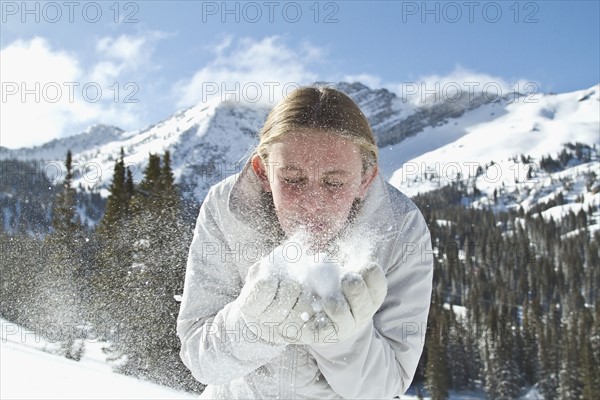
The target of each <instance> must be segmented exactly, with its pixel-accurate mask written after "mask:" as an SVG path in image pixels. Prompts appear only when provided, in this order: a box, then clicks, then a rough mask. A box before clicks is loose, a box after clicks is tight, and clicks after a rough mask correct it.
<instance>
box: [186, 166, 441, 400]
mask: <svg viewBox="0 0 600 400" xmlns="http://www.w3.org/2000/svg"><path fill="white" fill-rule="evenodd" d="M273 213H274V210H273V209H272V208H271V209H270V208H269V207H268V206H266V205H265V202H264V193H263V192H262V189H261V187H260V185H259V183H258V178H257V177H256V175H255V173H254V171H253V170H252V168H251V166H250V163H249V161H248V162H246V165H245V167H244V169H243V170H242V172H241V173H239V174H236V175H232V176H230V177H228V178H226V179H224V180H223V181H221V182H220V183H218V184H216V185H214V186H213V187H212V188H211V189H210V190H209V192H208V194H207V196H206V198H205V200H204V203H203V204H202V207H201V209H200V213H199V215H198V220H197V222H196V228H195V232H194V238H193V241H192V244H191V246H190V251H189V258H188V264H187V271H186V277H185V286H184V292H183V299H182V303H181V309H180V312H179V317H178V321H177V334H178V335H179V338H180V340H181V344H182V346H181V358H182V360H183V362H184V364H185V365H186V366H187V367H188V368H189V369H190V370H191V372H192V374H193V376H194V377H195V378H196V379H197V380H198V381H200V382H202V383H204V384H207V385H208V386H207V387H206V389H205V391H204V392H203V394H202V396H201V398H211V399H212V398H223V399H226V398H236V399H239V398H243V399H250V398H284V399H291V398H319V399H326V398H369V399H390V398H393V397H395V396H399V395H401V394H402V393H404V392H405V391H406V390H407V388H408V386H409V385H410V382H411V381H412V378H413V376H414V373H415V370H416V368H417V364H418V361H419V358H420V355H421V352H422V349H423V344H424V341H425V331H426V323H427V314H428V312H429V303H430V296H431V285H432V276H433V261H432V251H431V240H430V234H429V230H428V228H427V226H426V223H425V220H424V218H423V216H422V214H421V213H420V211H419V210H418V208H417V207H416V206H415V205H414V203H413V202H412V201H411V200H410V199H409V198H408V197H406V196H405V195H404V194H402V193H401V192H400V191H398V190H397V189H396V188H394V187H393V186H391V185H390V184H389V183H387V182H386V181H385V180H384V179H383V177H382V176H381V175H378V177H377V178H376V179H375V180H374V181H373V183H372V185H371V187H370V188H369V190H368V192H367V194H366V196H365V199H364V201H363V202H362V204H361V207H360V208H359V210H358V211H357V213H356V214H355V217H354V218H353V220H352V222H351V223H349V226H348V227H347V229H350V230H353V231H356V232H359V233H360V234H363V233H364V234H366V233H367V232H371V233H374V234H376V235H378V236H377V237H378V240H377V244H376V247H375V249H374V250H373V254H372V259H373V260H375V261H376V262H378V263H379V264H380V265H381V266H382V268H383V270H384V271H385V273H386V278H387V281H388V294H387V297H386V299H385V301H384V303H383V304H382V306H381V308H380V309H379V310H378V311H377V313H376V314H375V315H374V317H373V322H372V324H367V325H366V326H365V327H363V328H361V329H360V330H359V331H358V332H356V333H355V334H354V335H353V336H351V337H350V338H348V339H346V340H344V341H342V342H339V343H333V344H327V345H300V344H272V343H269V342H266V341H262V340H260V339H257V337H256V336H254V335H252V334H251V332H250V331H249V330H247V329H245V327H243V326H240V325H239V322H238V321H239V319H238V317H237V315H238V313H239V310H238V308H237V307H236V303H235V302H234V300H235V299H236V298H237V297H238V295H239V294H240V291H241V289H242V286H243V285H244V282H245V278H246V275H247V271H248V269H249V268H250V266H252V265H253V264H254V263H256V262H259V260H260V258H261V257H264V256H265V255H266V254H268V253H269V252H270V251H271V250H272V249H273V248H274V247H275V246H277V245H278V244H280V240H281V237H278V236H279V235H278V233H279V234H281V231H280V229H281V228H279V231H277V229H275V228H273V227H274V226H278V225H277V224H273V223H272V222H273V218H274V217H273V215H274V214H273ZM275 218H276V217H275Z"/></svg>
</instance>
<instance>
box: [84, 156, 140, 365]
mask: <svg viewBox="0 0 600 400" xmlns="http://www.w3.org/2000/svg"><path fill="white" fill-rule="evenodd" d="M124 157H125V154H124V151H123V149H121V153H120V157H119V159H118V160H117V162H116V163H115V165H114V170H113V171H114V172H113V179H112V183H111V185H110V188H109V191H110V194H109V196H108V201H107V204H106V210H105V213H104V215H103V216H102V219H101V220H100V223H99V224H98V227H97V229H96V232H95V235H94V240H93V248H94V253H95V255H96V257H95V258H96V262H95V266H94V267H95V268H94V271H93V274H92V275H93V291H94V295H93V305H94V317H95V318H94V322H93V325H94V327H95V328H96V330H97V331H98V332H100V335H101V337H102V338H103V339H105V340H109V341H110V340H111V339H114V338H116V340H112V341H113V342H115V343H116V342H118V341H119V340H118V338H119V336H123V335H124V329H125V325H126V323H125V319H124V316H125V314H126V310H127V307H128V300H127V297H126V295H125V293H124V292H123V287H122V285H123V282H124V280H125V278H126V276H127V268H128V267H129V265H131V257H132V255H131V253H132V245H131V241H132V239H131V234H130V224H131V210H130V199H131V194H132V186H131V185H132V183H133V182H132V180H131V173H130V172H128V170H129V169H128V168H127V169H126V168H125V161H124ZM109 352H110V359H112V360H116V359H119V358H120V357H122V356H123V353H122V352H120V351H117V350H116V349H115V347H114V346H112V347H111V348H110V350H109Z"/></svg>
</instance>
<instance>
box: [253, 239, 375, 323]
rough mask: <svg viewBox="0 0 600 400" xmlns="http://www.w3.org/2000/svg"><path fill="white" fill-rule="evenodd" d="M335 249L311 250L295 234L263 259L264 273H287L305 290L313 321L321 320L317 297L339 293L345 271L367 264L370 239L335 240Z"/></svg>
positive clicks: (319, 304) (354, 271) (352, 270)
mask: <svg viewBox="0 0 600 400" xmlns="http://www.w3.org/2000/svg"><path fill="white" fill-rule="evenodd" d="M336 248H337V250H338V251H337V252H336V254H335V255H330V254H329V253H326V252H315V251H312V250H311V249H310V246H309V245H308V244H307V242H306V240H305V237H303V236H301V235H296V236H293V237H292V238H290V239H289V240H288V241H287V242H285V243H283V244H282V245H280V246H279V247H277V248H276V249H275V250H274V251H273V253H271V254H270V255H269V257H268V260H265V262H266V263H267V265H266V266H265V267H266V268H263V273H264V274H265V275H266V276H264V278H267V277H269V275H271V276H273V275H279V276H282V275H283V276H289V277H290V278H291V279H294V280H295V281H297V282H299V283H301V284H302V286H303V287H304V290H305V291H306V292H307V293H310V294H312V296H313V298H314V301H313V302H312V308H313V311H314V312H315V313H316V316H317V322H320V323H325V318H326V317H325V314H324V313H323V312H322V311H323V307H322V305H321V301H322V299H324V298H327V297H331V296H343V294H342V292H341V281H342V278H343V276H344V275H346V274H356V273H359V274H360V271H361V270H362V269H363V268H365V267H366V266H367V265H368V264H369V262H368V261H369V257H370V253H371V243H370V241H369V240H365V238H364V237H353V238H351V240H350V239H348V240H346V241H345V242H341V243H337V247H336ZM301 318H302V319H303V320H304V321H308V319H309V318H310V316H309V315H308V313H303V315H301Z"/></svg>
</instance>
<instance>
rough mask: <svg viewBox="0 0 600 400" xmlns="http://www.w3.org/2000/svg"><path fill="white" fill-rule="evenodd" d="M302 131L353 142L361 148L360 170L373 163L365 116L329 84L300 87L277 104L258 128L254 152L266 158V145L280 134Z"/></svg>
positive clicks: (374, 151) (375, 151)
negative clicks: (327, 134)
mask: <svg viewBox="0 0 600 400" xmlns="http://www.w3.org/2000/svg"><path fill="white" fill-rule="evenodd" d="M306 130H310V131H313V132H323V133H330V134H335V135H338V136H341V137H343V138H345V139H348V140H351V141H352V142H354V143H355V144H356V145H357V146H358V147H359V148H360V151H361V155H362V160H363V173H364V172H365V171H366V170H367V169H368V168H369V167H370V166H374V165H376V164H377V158H378V147H377V144H376V142H375V136H374V135H373V132H372V131H371V127H370V126H369V122H368V121H367V118H366V117H365V115H364V114H363V113H362V111H361V110H360V108H359V107H358V105H356V103H355V102H354V101H353V100H352V99H351V98H350V97H349V96H347V95H346V94H344V93H342V92H340V91H338V90H335V89H332V88H329V87H316V86H305V87H300V88H298V89H296V90H294V91H293V92H292V93H291V94H289V95H288V96H287V97H286V98H284V99H283V100H281V101H280V102H279V103H277V105H276V106H275V107H274V108H273V109H272V110H271V112H270V113H269V116H268V117H267V120H266V121H265V124H264V126H263V128H262V129H261V131H260V142H259V144H258V146H257V148H256V153H258V155H259V156H260V157H261V158H262V159H263V160H265V161H266V160H267V159H268V155H269V150H270V147H271V146H272V145H273V144H274V143H276V142H277V141H278V140H279V139H281V138H282V137H283V136H284V135H286V134H289V133H294V132H298V131H306Z"/></svg>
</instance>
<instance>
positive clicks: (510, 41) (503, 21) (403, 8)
mask: <svg viewBox="0 0 600 400" xmlns="http://www.w3.org/2000/svg"><path fill="white" fill-rule="evenodd" d="M23 4H24V3H22V2H21V1H15V2H11V1H2V25H1V29H2V31H1V39H0V40H1V41H0V46H1V54H0V63H1V65H0V75H1V76H0V78H1V80H2V103H1V104H0V105H1V107H2V109H1V110H0V119H1V130H0V133H1V142H2V143H1V144H2V145H3V146H7V147H11V148H14V147H20V146H31V145H34V144H40V143H43V142H45V141H48V140H50V139H53V138H57V137H62V136H68V135H71V134H74V133H78V132H80V131H82V130H84V129H85V128H86V127H87V126H89V125H92V124H97V123H105V124H112V125H116V126H119V127H121V128H123V129H127V130H132V129H139V128H142V127H144V126H146V125H149V124H153V123H156V122H158V121H160V120H161V119H164V118H167V117H168V116H170V115H171V114H173V113H174V112H175V111H177V110H180V109H182V108H186V107H189V106H192V105H195V104H198V103H199V102H203V101H211V100H213V99H216V100H218V99H222V98H224V96H228V97H229V98H230V99H234V100H239V101H244V100H248V99H249V100H250V101H260V102H262V103H264V102H267V103H272V102H273V101H276V100H277V99H278V98H280V97H281V96H282V95H285V91H286V90H289V89H290V88H293V87H295V86H296V85H298V84H306V83H311V82H314V81H327V82H335V81H340V80H346V81H354V80H359V81H361V82H363V83H365V84H367V85H368V86H371V87H374V88H376V87H385V88H387V89H389V90H391V91H393V92H395V93H396V94H398V95H399V96H401V97H403V98H406V99H407V101H408V100H410V101H418V99H420V98H422V96H421V92H427V91H431V90H436V89H437V90H438V91H439V90H440V89H441V90H444V88H445V87H449V86H448V85H451V86H452V87H460V88H462V89H463V90H465V91H467V90H477V89H481V88H483V87H487V88H490V87H491V88H494V90H496V91H498V90H500V91H508V90H510V89H515V88H517V89H520V90H521V91H525V92H534V91H540V92H567V91H573V90H578V89H585V88H589V87H591V86H593V85H595V84H597V83H598V82H599V80H600V78H599V72H598V71H599V70H600V61H599V59H600V55H599V49H600V25H599V23H600V9H599V2H598V1H496V2H493V1H456V2H454V1H450V2H447V1H444V2H439V1H438V2H436V1H431V2H422V1H379V2H378V1H371V2H367V1H322V2H316V1H306V2H302V1H299V2H281V1H256V2H235V1H231V2H222V1H208V2H207V1H204V2H200V1H171V2H167V1H129V2H127V1H124V2H115V1H107V2H101V1H99V2H89V1H75V2H72V3H65V2H62V1H57V2H27V3H26V4H25V7H23ZM436 84H437V85H438V86H436ZM486 85H487V86H486ZM98 89H99V90H100V91H98ZM222 89H225V90H226V91H228V92H229V94H228V95H226V94H224V93H221V90H222ZM415 90H416V91H417V92H415ZM408 94H411V95H412V96H411V97H409V96H407V95H408Z"/></svg>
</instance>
